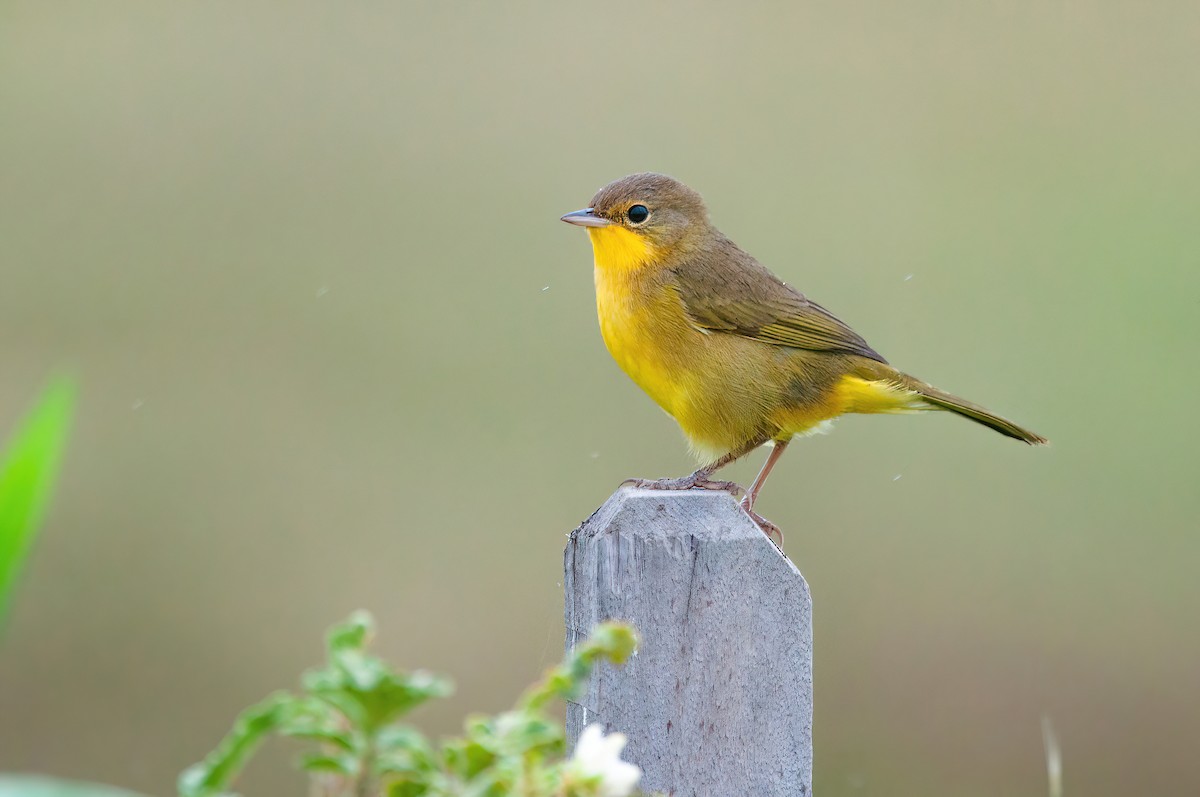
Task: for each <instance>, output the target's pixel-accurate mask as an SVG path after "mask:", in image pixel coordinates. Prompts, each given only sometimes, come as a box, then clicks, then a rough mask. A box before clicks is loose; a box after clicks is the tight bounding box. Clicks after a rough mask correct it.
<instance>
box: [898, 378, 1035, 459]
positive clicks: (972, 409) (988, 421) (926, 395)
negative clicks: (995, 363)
mask: <svg viewBox="0 0 1200 797" xmlns="http://www.w3.org/2000/svg"><path fill="white" fill-rule="evenodd" d="M904 386H905V387H906V388H908V389H909V390H912V391H914V392H916V393H917V394H918V395H919V396H920V397H921V400H922V401H924V402H925V403H926V404H929V405H930V407H931V408H933V409H939V410H949V411H950V412H953V413H954V414H955V415H961V416H963V417H964V418H970V419H971V420H972V421H975V423H980V424H983V425H984V426H986V427H988V428H989V429H995V430H996V431H997V432H999V433H1000V434H1002V435H1004V436H1005V437H1011V438H1014V439H1016V440H1020V441H1021V442H1023V443H1028V444H1029V445H1031V446H1044V445H1046V444H1047V443H1049V442H1050V441H1049V440H1047V439H1046V438H1044V437H1042V436H1041V435H1040V434H1037V433H1036V432H1031V431H1029V430H1028V429H1025V428H1023V427H1021V426H1018V425H1017V424H1015V423H1013V422H1012V421H1010V420H1008V419H1007V418H1001V417H1000V416H999V415H996V414H995V413H994V412H989V411H988V410H985V409H984V408H983V407H981V406H979V405H978V404H972V403H971V402H969V401H967V400H966V399H961V398H959V397H958V396H955V395H953V394H951V393H947V392H946V391H944V390H938V389H937V388H936V387H934V386H933V385H927V384H925V383H924V382H922V381H921V380H920V379H915V378H913V377H911V376H908V375H907V374H906V375H905V385H904Z"/></svg>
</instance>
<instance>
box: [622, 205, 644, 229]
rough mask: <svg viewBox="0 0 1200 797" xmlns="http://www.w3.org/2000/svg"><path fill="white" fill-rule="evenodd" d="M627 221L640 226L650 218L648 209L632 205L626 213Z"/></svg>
mask: <svg viewBox="0 0 1200 797" xmlns="http://www.w3.org/2000/svg"><path fill="white" fill-rule="evenodd" d="M625 215H626V216H628V217H629V220H630V221H631V222H633V223H634V224H641V223H642V222H643V221H645V220H646V219H648V218H650V208H648V207H646V206H645V205H634V206H633V207H631V208H630V209H629V210H628V211H627V212H626V213H625Z"/></svg>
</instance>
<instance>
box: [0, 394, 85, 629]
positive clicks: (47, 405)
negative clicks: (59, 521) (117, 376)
mask: <svg viewBox="0 0 1200 797" xmlns="http://www.w3.org/2000/svg"><path fill="white" fill-rule="evenodd" d="M74 405H75V384H74V382H72V381H71V380H69V379H59V380H57V381H55V382H53V383H52V384H51V385H50V387H49V388H47V389H46V391H45V392H44V393H43V394H42V397H41V399H40V400H39V401H38V403H37V404H36V405H35V406H34V408H33V410H32V411H30V413H29V414H28V415H27V416H26V417H25V418H24V419H23V420H22V422H21V423H20V424H19V425H18V426H17V428H16V430H15V431H14V432H13V434H12V437H11V438H10V439H9V441H8V445H7V447H6V450H5V451H4V453H3V454H0V620H2V619H3V618H4V616H5V615H6V610H7V607H8V600H9V595H10V594H11V592H12V588H13V584H14V582H15V581H16V578H17V575H18V573H19V571H20V569H21V563H22V562H23V561H24V560H25V557H26V555H27V554H28V553H29V549H30V547H31V546H32V544H33V538H34V536H35V534H36V533H37V529H38V525H39V524H40V523H41V520H42V515H43V514H44V512H45V509H46V504H47V502H48V500H49V498H50V491H51V489H52V487H53V485H54V477H55V476H56V475H57V473H58V464H59V460H60V459H61V457H62V451H63V446H64V444H65V443H66V439H67V432H68V430H69V429H70V426H71V415H72V409H73V407H74Z"/></svg>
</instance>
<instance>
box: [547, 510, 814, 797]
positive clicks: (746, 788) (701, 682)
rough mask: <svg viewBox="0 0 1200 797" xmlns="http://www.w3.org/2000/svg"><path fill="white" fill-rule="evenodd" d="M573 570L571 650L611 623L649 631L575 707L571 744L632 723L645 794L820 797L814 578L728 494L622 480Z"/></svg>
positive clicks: (568, 578) (577, 537)
mask: <svg viewBox="0 0 1200 797" xmlns="http://www.w3.org/2000/svg"><path fill="white" fill-rule="evenodd" d="M565 571H566V573H565V580H564V587H565V591H566V625H567V649H568V650H570V649H571V648H572V647H573V646H574V645H575V644H576V642H578V641H580V640H582V639H584V638H586V637H587V634H588V632H589V630H590V629H591V628H592V626H594V625H595V624H596V623H598V622H600V621H602V620H609V619H616V620H624V621H627V622H629V623H632V624H633V625H634V626H636V628H637V630H638V633H639V634H641V645H640V647H639V649H638V651H637V653H635V654H634V656H633V657H632V658H631V659H630V660H629V662H628V663H626V664H625V665H624V666H623V667H610V666H608V665H603V666H601V667H600V668H598V669H597V671H596V673H595V674H594V675H593V677H592V680H591V683H590V685H589V687H588V690H587V693H586V695H585V696H584V697H583V698H582V699H581V700H580V702H579V703H571V704H570V705H569V706H568V707H567V735H568V738H569V740H570V742H571V744H572V746H573V745H574V743H575V740H576V739H578V738H579V734H580V732H581V731H582V730H583V728H584V727H585V726H587V725H589V724H591V723H594V722H599V723H602V724H603V725H604V726H605V729H606V730H607V731H620V732H621V733H624V734H625V735H627V736H628V737H629V746H628V747H627V748H626V754H625V758H626V759H627V760H629V761H632V762H633V763H635V764H637V765H638V766H640V767H641V768H642V770H643V772H644V775H643V778H642V783H641V788H642V789H643V790H645V791H647V792H662V793H664V794H667V795H672V797H809V796H810V795H811V794H812V711H813V690H812V601H811V599H810V597H809V592H808V584H806V583H805V581H804V577H803V576H801V575H800V571H798V570H797V569H796V568H795V567H794V566H793V565H792V563H791V561H789V560H788V559H787V557H785V556H784V555H783V554H782V553H781V552H780V551H779V549H777V548H776V547H775V546H774V545H773V544H772V543H771V542H770V541H769V540H768V539H767V538H766V536H765V535H764V534H763V533H762V532H761V531H760V530H759V529H758V527H757V526H756V525H755V524H754V523H753V522H752V521H751V520H750V519H749V518H748V517H747V516H746V514H745V513H744V512H743V511H742V510H741V509H740V508H739V507H738V505H737V503H736V502H735V501H734V500H733V499H732V498H731V497H730V496H729V495H728V494H726V493H719V492H704V491H699V490H694V491H688V492H667V491H658V490H635V489H628V488H623V489H621V490H618V491H617V493H616V494H615V495H613V496H612V497H611V498H609V500H608V501H607V502H606V503H605V504H604V506H602V507H600V509H599V510H598V511H597V512H596V513H595V514H594V515H592V517H590V518H589V519H588V520H587V521H585V522H584V524H583V525H582V526H580V527H579V528H577V529H575V531H573V532H572V533H571V538H570V542H568V543H567V550H566V554H565Z"/></svg>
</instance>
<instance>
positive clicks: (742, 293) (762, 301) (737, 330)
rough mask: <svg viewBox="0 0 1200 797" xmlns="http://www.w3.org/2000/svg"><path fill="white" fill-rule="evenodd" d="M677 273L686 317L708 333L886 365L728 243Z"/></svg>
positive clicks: (832, 317) (814, 305)
mask: <svg viewBox="0 0 1200 797" xmlns="http://www.w3.org/2000/svg"><path fill="white" fill-rule="evenodd" d="M673 272H674V274H675V277H676V288H677V290H678V291H679V298H680V299H681V300H682V301H683V305H684V309H685V310H686V311H687V314H688V317H689V318H690V319H691V321H692V323H693V324H695V325H696V327H698V328H699V329H701V330H703V331H705V332H725V333H729V334H732V335H740V336H741V337H744V338H750V339H752V340H758V341H762V342H763V343H770V344H773V345H776V346H791V347H794V348H797V349H808V350H810V351H823V352H831V353H834V352H836V353H844V354H857V355H859V356H861V357H866V358H868V359H871V360H876V361H878V362H881V363H886V362H887V360H885V359H884V358H883V357H882V356H881V355H880V354H879V353H878V352H877V351H875V350H874V349H872V348H871V347H870V346H868V345H867V342H866V341H865V340H863V338H862V336H861V335H859V334H858V333H857V332H855V331H854V330H853V329H851V328H850V327H849V326H847V325H846V324H845V323H843V322H842V321H841V320H839V319H838V318H837V317H836V316H835V315H833V313H831V312H829V311H828V310H826V309H825V308H824V307H822V306H821V305H819V304H817V303H816V302H813V301H810V300H809V299H807V298H806V297H805V296H804V294H802V293H800V292H799V291H797V290H795V289H794V288H792V287H790V286H788V285H787V284H786V283H784V282H783V281H782V280H780V279H779V278H778V277H776V276H775V275H774V274H772V273H771V272H770V271H768V270H767V269H766V267H764V266H763V265H762V264H760V263H759V262H758V261H757V260H755V259H754V258H752V257H751V256H750V255H748V254H746V253H745V252H743V251H742V250H741V249H739V248H738V247H737V246H736V245H734V244H733V243H732V242H731V241H729V240H728V239H722V240H721V241H720V242H718V245H717V246H714V247H713V248H712V249H711V250H709V252H707V253H706V254H705V255H703V256H699V257H696V258H693V259H689V260H688V261H687V262H685V263H682V264H680V265H679V266H676V267H675V268H674V269H673Z"/></svg>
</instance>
